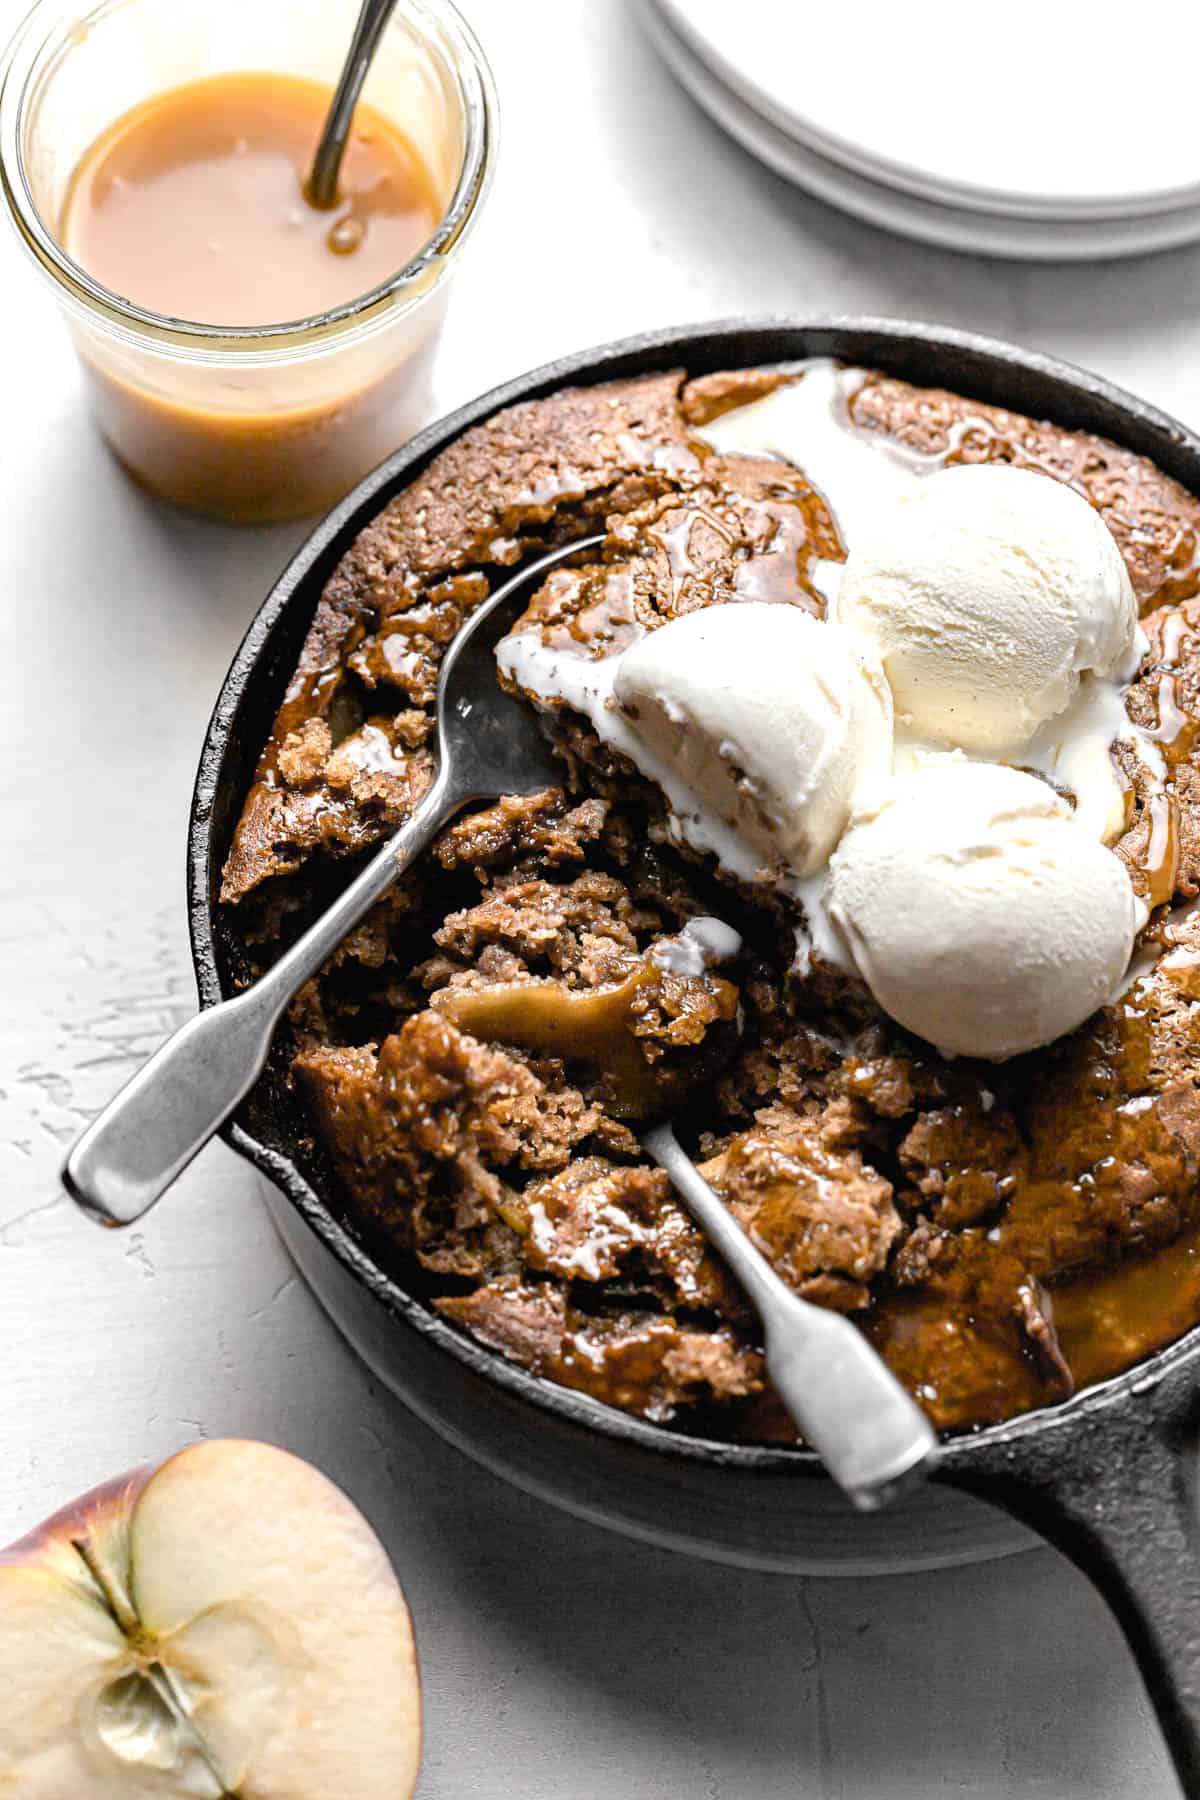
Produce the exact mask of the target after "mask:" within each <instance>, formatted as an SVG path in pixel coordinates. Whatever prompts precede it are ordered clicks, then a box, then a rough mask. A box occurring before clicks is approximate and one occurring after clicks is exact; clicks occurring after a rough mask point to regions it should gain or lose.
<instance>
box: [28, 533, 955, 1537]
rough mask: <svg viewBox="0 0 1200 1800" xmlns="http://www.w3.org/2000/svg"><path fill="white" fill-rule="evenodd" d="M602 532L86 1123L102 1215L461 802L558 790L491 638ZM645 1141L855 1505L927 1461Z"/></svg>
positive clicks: (460, 663) (538, 574)
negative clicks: (211, 989)
mask: <svg viewBox="0 0 1200 1800" xmlns="http://www.w3.org/2000/svg"><path fill="white" fill-rule="evenodd" d="M603 541H604V540H603V538H602V537H600V536H594V537H591V538H585V539H581V540H580V541H578V542H576V543H573V544H567V545H564V546H563V547H561V548H559V549H557V550H553V551H550V552H549V553H548V554H547V555H545V556H542V557H539V558H538V559H537V560H536V561H535V562H532V563H528V564H526V566H525V567H524V568H523V569H521V570H519V571H518V572H517V574H515V575H513V576H512V577H510V579H509V580H508V581H506V582H504V583H503V584H502V585H501V586H500V587H499V588H498V589H497V591H496V593H495V594H494V595H493V596H492V597H491V599H490V600H488V601H486V602H485V604H484V605H483V606H481V607H480V608H479V609H478V610H477V611H476V612H475V613H473V614H472V616H471V618H470V619H469V620H468V621H467V623H466V624H465V625H464V626H463V627H462V629H461V630H460V631H459V632H458V634H457V636H456V637H455V638H454V640H453V642H452V643H451V645H450V647H449V649H448V650H447V652H446V655H445V657H444V658H443V661H442V667H441V672H440V675H439V679H438V700H437V757H438V762H437V772H436V775H435V776H434V780H433V782H432V785H431V786H430V787H429V789H428V790H427V792H426V793H425V795H424V796H423V798H422V799H421V800H420V802H419V803H418V805H417V807H416V810H415V811H414V812H413V814H412V816H411V817H410V818H409V819H408V820H407V821H406V822H405V824H403V825H402V826H401V827H400V829H399V831H397V832H396V834H395V836H394V837H392V838H391V839H390V840H389V841H388V842H387V843H386V844H385V845H384V846H383V848H382V849H381V850H379V851H378V852H377V853H376V855H375V856H374V857H373V858H372V860H371V861H370V862H369V863H368V864H367V865H366V867H365V868H364V869H362V870H361V871H360V873H359V874H358V875H357V876H355V878H354V879H353V880H352V881H351V882H350V883H349V885H348V886H347V887H346V888H345V889H344V890H343V892H342V893H341V894H340V895H339V896H338V898H337V899H336V900H335V901H334V902H333V904H332V906H330V907H329V909H328V910H327V911H326V912H325V913H324V914H322V916H321V917H320V918H319V919H317V920H316V922H315V923H314V924H312V925H311V926H310V927H309V929H308V930H307V931H306V932H305V933H304V934H303V936H301V937H300V938H298V939H297V940H296V942H295V943H294V944H292V945H291V947H290V948H289V949H287V950H285V951H284V953H283V955H282V956H281V957H280V958H279V960H278V961H277V962H275V963H274V964H272V966H271V968H270V969H268V970H267V972H266V974H265V975H263V976H262V977H261V978H260V979H259V980H258V981H256V982H255V983H254V984H253V985H252V986H250V987H248V988H245V989H244V990H243V991H242V992H241V993H238V994H234V995H233V996H232V997H231V998H230V999H228V1000H223V1001H221V1002H220V1003H219V1004H218V1005H216V1006H211V1007H208V1008H206V1009H205V1010H204V1011H203V1012H201V1013H200V1014H199V1015H198V1016H197V1017H196V1018H194V1019H190V1020H189V1021H188V1022H187V1024H186V1025H182V1026H180V1028H179V1029H178V1031H176V1032H175V1033H174V1034H173V1035H172V1036H171V1037H169V1038H168V1039H167V1040H166V1042H165V1043H164V1044H162V1045H161V1046H160V1047H159V1049H158V1050H156V1051H155V1053H154V1055H153V1056H152V1057H151V1058H150V1060H149V1061H148V1062H147V1063H146V1064H144V1066H143V1067H142V1068H141V1069H139V1070H138V1072H137V1073H136V1074H135V1075H134V1076H133V1077H132V1079H131V1080H130V1081H129V1082H128V1083H127V1084H126V1085H125V1087H124V1088H122V1089H121V1091H120V1093H119V1094H117V1096H116V1097H115V1099H113V1100H111V1101H110V1102H109V1104H108V1105H107V1106H106V1107H105V1108H104V1110H103V1112H101V1113H100V1114H99V1116H98V1117H97V1118H96V1119H94V1120H93V1121H92V1123H91V1124H90V1125H89V1126H88V1128H87V1130H86V1131H85V1132H84V1133H83V1135H82V1136H81V1137H80V1139H79V1141H78V1142H77V1143H76V1144H75V1146H74V1148H73V1149H72V1150H71V1152H70V1155H69V1156H68V1157H67V1161H66V1165H65V1167H64V1169H63V1181H64V1183H65V1185H66V1187H67V1189H68V1191H69V1192H70V1193H71V1195H72V1196H73V1197H74V1199H75V1200H76V1201H77V1202H78V1204H79V1205H80V1206H81V1207H82V1208H83V1209H84V1210H85V1211H86V1212H88V1213H89V1214H90V1215H91V1217H92V1218H94V1219H96V1220H98V1221H99V1222H100V1223H101V1224H104V1225H114V1226H115V1225H129V1224H132V1223H133V1221H134V1220H135V1219H139V1218H140V1217H141V1216H142V1214H143V1213H145V1212H147V1211H148V1210H149V1208H150V1207H151V1206H153V1205H154V1203H155V1201H156V1200H158V1199H159V1198H160V1197H161V1195H162V1194H163V1193H164V1192H165V1191H166V1189H167V1188H168V1187H169V1186H170V1185H171V1183H172V1182H173V1181H174V1180H175V1179H176V1177H177V1176H178V1175H180V1174H182V1172H183V1170H184V1169H185V1168H186V1167H187V1166H188V1164H189V1163H190V1162H191V1161H192V1159H193V1157H195V1156H196V1155H197V1154H198V1152H199V1151H200V1150H201V1149H202V1148H203V1146H204V1145H205V1144H206V1143H207V1142H208V1141H209V1139H210V1138H211V1137H212V1136H213V1135H214V1134H215V1133H216V1132H217V1131H218V1130H219V1129H220V1127H221V1125H222V1124H224V1122H225V1120H226V1119H228V1118H229V1116H230V1114H231V1113H232V1112H233V1111H234V1109H235V1108H236V1107H237V1106H238V1104H239V1103H240V1102H241V1101H242V1100H243V1099H244V1098H245V1096H246V1095H247V1094H248V1093H249V1091H250V1089H251V1088H252V1087H253V1086H254V1083H255V1082H256V1081H257V1080H258V1077H259V1075H260V1074H261V1073H262V1070H263V1068H264V1066H265V1064H266V1060H267V1055H268V1052H269V1050H270V1047H271V1040H272V1038H273V1036H274V1033H275V1029H276V1026H277V1025H278V1024H279V1021H280V1019H281V1018H282V1016H283V1014H284V1013H285V1011H286V1010H287V1007H288V1005H289V1004H290V1002H291V1001H292V999H293V998H294V997H295V995H296V993H297V992H298V991H299V989H300V988H301V987H302V986H303V985H304V983H305V982H306V981H309V980H311V979H312V977H313V976H314V975H316V974H318V973H319V971H320V970H321V969H322V968H323V967H324V965H325V964H326V963H327V962H328V960H329V958H330V957H331V956H332V955H333V953H334V951H335V950H336V949H337V948H338V946H339V945H340V943H341V942H342V940H343V938H344V937H345V936H346V935H347V933H348V932H350V931H351V930H353V928H354V926H355V925H357V924H358V923H359V922H360V920H361V919H362V918H363V917H364V916H365V914H366V913H367V912H368V911H369V910H370V908H371V907H372V906H374V905H375V903H376V902H377V901H378V900H379V899H380V898H381V896H382V895H383V894H385V893H386V892H387V890H388V889H389V888H390V887H391V886H392V885H393V883H394V882H395V881H396V879H397V878H398V876H399V875H400V874H401V873H402V872H403V870H404V869H405V868H407V867H408V866H409V864H410V863H411V862H412V861H413V860H414V858H416V857H417V856H419V855H420V854H421V853H422V852H423V851H424V850H425V849H427V847H428V846H429V844H430V843H431V842H432V840H433V838H434V837H435V836H436V835H437V833H438V831H440V830H441V828H442V827H443V826H444V825H445V824H446V823H447V822H448V821H449V820H450V819H452V818H453V817H454V815H455V814H456V813H457V812H459V811H460V810H461V809H462V808H463V807H464V806H466V805H468V804H469V803H470V802H472V801H485V800H495V799H498V798H500V797H501V796H502V795H505V794H536V793H541V792H543V791H544V790H545V789H546V788H550V787H558V786H560V785H561V782H562V771H561V768H560V766H559V765H558V764H557V763H556V761H555V759H554V756H553V753H552V751H551V749H550V746H549V743H548V742H547V739H546V737H545V735H544V733H543V731H542V728H541V726H540V725H539V723H538V721H537V718H536V716H535V714H534V712H533V710H532V708H530V707H529V706H527V705H526V704H525V703H524V701H522V700H520V699H518V698H517V697H516V696H515V695H513V694H509V693H506V692H505V690H504V689H503V688H502V687H501V686H500V683H499V681H498V680H497V673H496V645H497V642H498V641H499V639H500V638H501V637H502V636H503V635H504V633H505V632H506V631H507V630H508V629H509V628H510V627H511V625H512V623H513V620H514V619H515V617H516V615H517V612H518V611H519V609H520V608H521V607H522V606H523V605H524V604H525V602H526V601H527V599H528V597H529V594H530V592H531V591H532V590H533V588H534V587H535V586H536V585H537V584H538V583H539V582H540V581H541V580H542V578H543V577H544V576H545V575H546V574H548V572H549V571H550V570H551V569H552V568H554V567H556V566H558V565H559V564H561V563H563V562H565V561H566V560H567V559H568V558H569V557H571V556H573V555H575V554H576V553H577V552H579V551H581V550H589V549H594V548H596V547H597V546H598V545H599V544H601V543H602V542H603ZM642 1125H643V1131H642V1142H643V1144H644V1145H645V1148H646V1150H647V1152H648V1154H649V1155H650V1156H651V1157H653V1159H654V1160H655V1161H656V1162H657V1163H658V1164H659V1165H660V1166H661V1167H662V1168H663V1169H664V1170H665V1171H666V1173H667V1175H668V1176H669V1177H670V1179H671V1181H672V1182H673V1184H674V1186H675V1188H676V1190H677V1192H678V1193H679V1196H680V1198H681V1199H682V1201H683V1203H684V1205H685V1206H686V1207H687V1208H688V1210H689V1211H690V1212H691V1213H692V1215H693V1217H694V1218H695V1219H696V1222H697V1223H698V1224H699V1226H700V1228H701V1230H703V1231H704V1232H705V1233H706V1234H707V1235H708V1236H709V1237H710V1238H711V1240H712V1242H713V1244H714V1245H715V1246H716V1248H717V1250H718V1251H719V1253H720V1254H721V1255H722V1256H723V1257H724V1259H725V1261H726V1262H727V1263H728V1264H729V1267H730V1268H731V1269H732V1271H733V1273H734V1275H735V1276H736V1277H737V1279H738V1280H739V1281H740V1282H741V1284H742V1286H743V1288H744V1289H745V1291H746V1293H747V1295H748V1297H749V1299H750V1300H751V1302H752V1303H753V1305H754V1306H755V1307H756V1309H757V1311H758V1313H759V1316H760V1318H761V1320H762V1324H763V1330H764V1340H765V1350H766V1362H767V1371H768V1374H769V1375H770V1376H771V1379H772V1381H773V1382H774V1384H775V1386H776V1388H777V1390H778V1392H779V1394H780V1396H781V1398H782V1400H783V1402H784V1404H785V1405H786V1407H787V1408H788V1411H789V1412H790V1414H791V1416H792V1418H793V1419H794V1420H795V1422H796V1425H797V1427H798V1429H799V1431H800V1433H801V1435H802V1437H803V1438H804V1440H805V1441H806V1442H807V1443H808V1444H810V1445H811V1446H812V1448H813V1449H814V1450H815V1451H816V1452H817V1455H818V1456H819V1457H820V1458H821V1460H822V1461H823V1462H824V1464H825V1466H826V1468H827V1469H828V1470H829V1473H830V1474H831V1475H832V1476H833V1478H834V1480H835V1481H836V1482H837V1483H838V1485H839V1486H840V1487H841V1488H842V1490H843V1492H845V1493H846V1494H847V1495H848V1496H849V1498H850V1499H851V1500H852V1501H853V1502H854V1503H855V1505H857V1506H859V1507H863V1508H870V1507H876V1506H879V1505H882V1504H884V1503H885V1502H886V1501H887V1500H888V1499H890V1498H891V1497H892V1495H893V1494H894V1493H895V1492H896V1491H897V1488H898V1487H899V1485H900V1484H901V1483H902V1482H903V1481H904V1480H905V1478H906V1477H915V1476H916V1475H917V1473H918V1472H920V1471H923V1470H925V1469H927V1468H928V1467H929V1465H930V1463H931V1460H932V1457H933V1454H934V1450H935V1438H934V1434H933V1431H932V1428H931V1426H930V1424H929V1421H928V1420H927V1419H926V1417H925V1415H924V1414H923V1413H922V1412H921V1410H920V1409H919V1407H918V1406H917V1405H916V1403H915V1402H914V1401H913V1400H912V1399H911V1398H910V1396H909V1395H908V1394H907V1393H906V1392H905V1390H904V1389H903V1388H902V1387H901V1385H900V1383H899V1382H898V1381H897V1380H896V1378H895V1376H894V1375H893V1374H892V1372H891V1370H890V1369H889V1368H888V1367H887V1365H886V1363H885V1362H884V1361H883V1359H882V1357H880V1356H879V1355H878V1354H877V1352H876V1351H875V1350H874V1348H873V1347H872V1346H871V1344H870V1343H868V1341H867V1339H866V1338H865V1337H864V1336H863V1335H862V1333H861V1332H860V1331H859V1330H858V1329H857V1327H856V1326H854V1325H852V1324H851V1323H850V1321H849V1320H848V1319H845V1318H842V1317H841V1315H840V1314H838V1313H833V1312H830V1311H828V1310H827V1309H826V1308H824V1307H820V1306H814V1305H812V1304H811V1303H810V1302H808V1301H805V1300H802V1299H801V1298H800V1297H799V1295H797V1294H794V1293H793V1292H792V1291H791V1289H790V1288H788V1287H787V1286H786V1285H785V1283H784V1282H783V1281H781V1280H780V1278H779V1276H778V1275H777V1274H776V1273H775V1271H774V1270H773V1269H772V1267H771V1265H770V1263H769V1262H768V1261H767V1259H766V1257H764V1256H763V1255H762V1254H761V1252H760V1251H759V1250H758V1249H757V1248H756V1247H755V1245H754V1244H752V1243H751V1241H750V1239H749V1238H748V1237H747V1236H746V1234H745V1233H744V1232H743V1231H742V1229H741V1227H740V1226H739V1225H738V1224H737V1221H736V1220H735V1219H734V1217H733V1215H732V1213H731V1212H730V1211H729V1210H728V1208H727V1207H726V1206H725V1204H724V1202H723V1201H722V1200H721V1199H720V1197H719V1196H718V1195H717V1193H716V1192H715V1191H714V1189H713V1188H711V1187H710V1186H709V1184H708V1182H707V1181H706V1180H705V1179H704V1177H703V1176H702V1175H701V1174H700V1172H699V1170H698V1169H697V1168H696V1166H695V1164H694V1163H693V1162H692V1161H691V1159H690V1158H689V1157H688V1156H686V1155H685V1153H684V1151H683V1150H682V1149H681V1147H680V1145H679V1143H678V1142H677V1140H676V1138H675V1135H674V1132H673V1131H672V1129H671V1127H670V1126H669V1125H667V1124H661V1123H656V1122H654V1121H653V1120H652V1119H649V1118H645V1119H643V1121H642Z"/></svg>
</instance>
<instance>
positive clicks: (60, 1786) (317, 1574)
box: [0, 1440, 421, 1800]
mask: <svg viewBox="0 0 1200 1800" xmlns="http://www.w3.org/2000/svg"><path fill="white" fill-rule="evenodd" d="M420 1695H421V1691H420V1682H419V1678H418V1675H417V1661H416V1651H415V1648H414V1645H413V1636H412V1627H411V1624H410V1622H409V1616H408V1608H407V1607H406V1605H405V1602H404V1596H403V1594H402V1593H401V1591H400V1585H399V1582H398V1581H397V1580H396V1576H395V1573H394V1571H393V1569H392V1567H391V1564H390V1563H389V1562H388V1559H387V1556H386V1554H385V1553H384V1550H383V1547H382V1545H381V1544H380V1543H379V1540H378V1539H377V1538H376V1536H375V1534H374V1532H373V1531H372V1530H371V1527H370V1526H369V1525H368V1524H367V1522H366V1520H365V1519H364V1518H363V1516H362V1514H361V1513H359V1512H358V1511H357V1509H356V1508H355V1507H354V1506H352V1505H351V1503H350V1501H349V1500H348V1499H347V1498H346V1497H345V1495H344V1494H342V1493H341V1492H340V1491H339V1490H338V1489H337V1488H336V1487H334V1486H333V1484H332V1483H331V1482H329V1481H327V1480H326V1478H325V1477H324V1476H323V1475H320V1474H318V1472H317V1471H316V1470H315V1469H313V1468H310V1467H309V1465H308V1464H307V1463H304V1462H301V1461H300V1460H299V1459H298V1458H297V1457H294V1456H291V1455H289V1454H288V1452H287V1451H285V1450H278V1449H275V1448H273V1447H272V1446H270V1445H267V1444H254V1443H245V1442H239V1441H235V1440H223V1441H214V1442H209V1443H203V1444H196V1445H193V1446H192V1448H191V1449H188V1450H183V1451H181V1452H180V1453H179V1454H178V1455H177V1456H173V1457H172V1458H171V1459H170V1461H168V1462H166V1463H164V1464H163V1465H162V1467H161V1468H159V1469H156V1470H154V1471H152V1472H141V1473H138V1474H135V1475H131V1476H128V1477H125V1478H123V1479H121V1480H119V1481H115V1482H112V1483H110V1484H109V1485H108V1486H106V1487H103V1488H97V1489H96V1490H95V1492H94V1493H91V1494H88V1495H86V1496H85V1497H84V1498H83V1499H81V1500H79V1501H77V1502H76V1503H75V1504H74V1505H73V1506H69V1507H67V1508H66V1509H65V1510H64V1511H63V1512H61V1513H58V1514H56V1515H55V1517H54V1518H52V1519H50V1520H48V1521H47V1522H46V1523H45V1524H44V1525H43V1526H41V1527H40V1528H39V1529H38V1530H37V1531H35V1532H34V1533H33V1534H32V1535H31V1536H30V1537H28V1538H25V1539H23V1540H22V1542H21V1543H19V1544H15V1545H14V1546H13V1547H12V1549H11V1550H7V1551H4V1552H3V1553H0V1796H2V1797H3V1800H9V1796H11V1797H12V1800H134V1797H135V1796H141V1795H155V1796H158V1797H159V1800H407V1797H408V1796H409V1795H411V1794H412V1791H413V1788H414V1787H415V1785H416V1779H417V1770H418V1766H419V1763H420V1753H421V1697H420Z"/></svg>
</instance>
